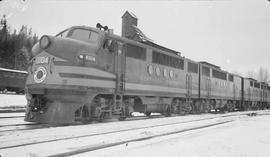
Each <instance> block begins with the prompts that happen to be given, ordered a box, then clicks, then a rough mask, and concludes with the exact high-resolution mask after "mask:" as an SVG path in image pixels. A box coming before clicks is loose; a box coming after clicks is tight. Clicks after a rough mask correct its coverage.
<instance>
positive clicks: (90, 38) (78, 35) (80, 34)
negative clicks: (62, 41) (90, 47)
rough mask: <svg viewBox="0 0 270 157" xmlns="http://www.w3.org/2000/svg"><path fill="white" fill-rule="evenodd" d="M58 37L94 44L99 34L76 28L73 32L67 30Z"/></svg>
mask: <svg viewBox="0 0 270 157" xmlns="http://www.w3.org/2000/svg"><path fill="white" fill-rule="evenodd" d="M56 36H57V37H63V38H65V37H66V38H72V39H77V40H81V41H85V42H91V43H94V42H96V41H97V40H98V37H99V34H98V33H97V32H94V31H91V30H89V29H82V28H75V29H71V30H65V31H63V32H61V33H59V34H57V35H56Z"/></svg>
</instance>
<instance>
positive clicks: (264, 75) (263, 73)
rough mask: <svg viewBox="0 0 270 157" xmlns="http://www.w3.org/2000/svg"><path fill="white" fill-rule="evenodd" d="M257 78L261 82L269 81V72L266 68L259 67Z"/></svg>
mask: <svg viewBox="0 0 270 157" xmlns="http://www.w3.org/2000/svg"><path fill="white" fill-rule="evenodd" d="M258 80H259V81H261V82H266V83H268V82H269V72H268V69H267V68H265V67H260V69H259V71H258Z"/></svg>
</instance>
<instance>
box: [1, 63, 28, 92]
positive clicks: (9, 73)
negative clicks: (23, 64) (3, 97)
mask: <svg viewBox="0 0 270 157" xmlns="http://www.w3.org/2000/svg"><path fill="white" fill-rule="evenodd" d="M26 77H27V72H26V71H21V70H13V69H6V68H0V91H1V92H2V93H6V92H8V91H10V92H16V93H17V94H22V93H24V87H25V82H26Z"/></svg>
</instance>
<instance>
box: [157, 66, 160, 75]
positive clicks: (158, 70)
mask: <svg viewBox="0 0 270 157" xmlns="http://www.w3.org/2000/svg"><path fill="white" fill-rule="evenodd" d="M156 74H157V76H159V75H160V69H159V67H157V68H156Z"/></svg>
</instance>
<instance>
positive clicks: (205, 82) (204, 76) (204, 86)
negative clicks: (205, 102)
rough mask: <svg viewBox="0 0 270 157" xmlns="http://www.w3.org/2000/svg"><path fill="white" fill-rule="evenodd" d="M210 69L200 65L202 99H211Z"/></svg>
mask: <svg viewBox="0 0 270 157" xmlns="http://www.w3.org/2000/svg"><path fill="white" fill-rule="evenodd" d="M210 68H211V67H209V66H207V65H203V64H201V63H200V98H202V99H209V98H210V97H211V75H210Z"/></svg>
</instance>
